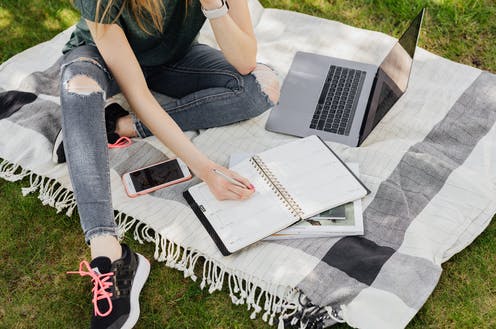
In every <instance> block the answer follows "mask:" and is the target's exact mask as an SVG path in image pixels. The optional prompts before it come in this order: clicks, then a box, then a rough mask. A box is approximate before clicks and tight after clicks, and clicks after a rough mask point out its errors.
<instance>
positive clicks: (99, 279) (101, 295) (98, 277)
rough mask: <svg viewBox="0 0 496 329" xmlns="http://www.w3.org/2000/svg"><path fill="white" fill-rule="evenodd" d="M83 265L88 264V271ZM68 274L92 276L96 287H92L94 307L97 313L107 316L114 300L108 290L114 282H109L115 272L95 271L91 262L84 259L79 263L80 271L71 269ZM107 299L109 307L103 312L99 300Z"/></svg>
mask: <svg viewBox="0 0 496 329" xmlns="http://www.w3.org/2000/svg"><path fill="white" fill-rule="evenodd" d="M83 266H86V269H87V270H86V271H84V270H83ZM67 274H79V275H80V276H90V277H91V282H93V284H94V287H93V289H91V292H92V293H93V300H92V302H93V307H94V309H95V315H97V316H101V317H105V316H107V315H109V314H110V313H111V312H112V300H111V299H110V297H112V293H111V292H108V291H106V289H108V288H109V287H111V286H112V282H109V280H110V279H111V278H112V275H114V272H109V273H105V274H100V273H98V272H95V271H93V269H92V268H91V267H90V264H89V263H88V262H87V261H85V260H83V261H82V262H81V263H80V264H79V271H70V272H67ZM102 299H106V300H107V303H108V305H109V309H108V311H107V312H105V313H102V312H100V309H99V308H98V304H97V303H98V301H99V300H102Z"/></svg>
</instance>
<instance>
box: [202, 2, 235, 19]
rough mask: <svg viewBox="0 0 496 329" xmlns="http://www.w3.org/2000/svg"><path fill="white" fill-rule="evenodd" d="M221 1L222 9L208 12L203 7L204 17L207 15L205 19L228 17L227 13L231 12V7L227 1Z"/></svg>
mask: <svg viewBox="0 0 496 329" xmlns="http://www.w3.org/2000/svg"><path fill="white" fill-rule="evenodd" d="M221 1H222V6H221V7H220V8H217V9H210V10H207V9H205V8H203V6H202V7H201V10H202V12H203V15H205V17H206V18H207V19H216V18H220V17H222V16H225V15H227V13H228V11H229V6H228V4H227V2H226V0H221Z"/></svg>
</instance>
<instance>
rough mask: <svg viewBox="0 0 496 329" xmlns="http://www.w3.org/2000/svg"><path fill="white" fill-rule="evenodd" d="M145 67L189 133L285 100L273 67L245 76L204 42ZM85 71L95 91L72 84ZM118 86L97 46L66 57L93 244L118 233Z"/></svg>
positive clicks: (70, 120) (86, 226)
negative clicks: (108, 124)
mask: <svg viewBox="0 0 496 329" xmlns="http://www.w3.org/2000/svg"><path fill="white" fill-rule="evenodd" d="M142 70H143V74H144V76H145V79H146V81H147V84H148V87H149V88H150V90H152V91H155V92H158V93H161V94H165V95H167V96H169V97H164V98H163V100H161V101H160V100H159V104H160V105H161V106H162V108H163V109H164V110H165V111H167V113H168V114H169V115H170V116H171V117H172V118H173V119H174V120H175V122H176V123H177V124H178V125H179V127H181V129H182V130H183V131H186V130H197V129H204V128H210V127H216V126H222V125H227V124H231V123H234V122H238V121H242V120H246V119H249V118H253V117H255V116H257V115H259V114H261V113H263V112H264V111H266V110H268V109H269V108H271V107H272V106H273V105H274V103H276V102H277V101H278V99H279V80H278V78H277V76H276V75H275V73H274V72H273V71H272V70H271V69H269V68H268V67H267V66H265V65H263V64H258V65H257V67H256V68H255V70H254V71H253V72H252V73H251V74H248V75H241V74H239V73H238V72H237V71H236V69H235V68H234V67H232V66H231V65H230V64H229V63H228V62H227V61H226V59H225V58H224V56H223V55H222V53H221V52H220V51H218V50H216V49H213V48H211V47H209V46H206V45H202V44H194V45H193V46H192V47H191V48H190V50H189V52H188V53H187V54H186V55H185V56H184V57H183V58H182V59H181V60H179V61H178V62H177V63H173V64H170V65H162V66H154V67H147V66H143V67H142ZM81 76H84V77H88V78H90V79H91V81H92V82H93V84H94V85H95V87H96V89H95V88H90V89H88V90H84V88H83V89H81V88H77V90H76V89H75V90H72V89H71V87H70V86H71V84H72V83H73V82H74V81H75V80H76V79H74V78H75V77H76V78H78V77H81ZM118 92H119V87H118V85H117V83H116V81H115V80H114V79H113V78H112V75H111V73H110V71H109V70H108V69H107V67H106V65H105V62H104V60H103V58H102V57H101V55H100V54H99V52H98V50H97V48H96V47H93V46H80V47H78V48H75V49H73V50H71V51H70V52H68V53H67V54H66V55H65V57H64V61H63V64H62V70H61V92H60V98H61V107H62V131H63V139H64V150H65V154H66V158H67V163H68V168H69V174H70V178H71V183H72V187H73V190H74V194H75V197H76V201H77V205H78V211H79V217H80V221H81V226H82V229H83V231H84V235H85V240H86V242H87V243H89V242H90V240H91V239H92V238H93V237H96V236H98V235H105V234H110V235H113V236H117V227H116V224H115V220H114V215H113V208H112V197H111V189H110V170H109V161H108V149H107V136H106V130H105V113H104V111H105V110H104V107H105V100H106V99H107V98H108V97H111V96H113V95H115V94H117V93H118ZM161 99H162V98H161ZM134 123H135V128H136V132H137V133H138V135H139V136H140V137H147V136H150V135H151V132H150V130H149V129H148V128H147V127H146V126H145V125H144V124H143V123H142V122H141V121H139V120H138V119H137V118H136V117H134Z"/></svg>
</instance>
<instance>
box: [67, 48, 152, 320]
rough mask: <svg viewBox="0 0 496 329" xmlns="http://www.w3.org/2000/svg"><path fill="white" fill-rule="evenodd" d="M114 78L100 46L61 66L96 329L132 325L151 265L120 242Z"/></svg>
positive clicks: (82, 270) (76, 53)
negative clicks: (110, 107) (109, 122)
mask: <svg viewBox="0 0 496 329" xmlns="http://www.w3.org/2000/svg"><path fill="white" fill-rule="evenodd" d="M113 84H114V82H113V79H112V77H111V76H110V74H109V72H108V70H107V69H106V67H105V64H104V61H103V59H102V58H101V56H100V55H99V53H98V51H97V49H96V48H95V47H88V46H83V47H79V48H76V49H75V50H72V51H71V52H70V53H68V54H67V56H66V57H65V59H64V64H63V66H62V70H61V92H60V99H61V107H62V131H63V134H64V136H63V137H64V149H65V155H66V158H67V163H68V167H69V174H70V177H71V182H72V186H73V190H74V194H75V196H76V201H77V204H78V210H79V217H80V219H81V226H82V228H83V230H84V234H85V238H86V241H87V242H88V243H89V244H90V248H91V255H92V261H91V262H90V263H88V262H86V261H83V262H81V264H80V267H79V271H76V272H72V273H75V274H79V275H81V276H90V277H91V278H92V282H93V284H94V287H93V289H92V292H93V305H94V312H93V316H92V318H91V328H132V327H133V326H134V324H136V322H137V321H138V317H139V312H140V311H139V310H140V307H139V300H138V298H139V294H140V292H141V289H142V287H143V285H144V284H145V282H146V280H147V278H148V274H149V272H150V263H149V262H148V261H147V260H146V258H144V257H143V256H142V255H139V254H137V253H135V252H132V251H131V249H130V248H129V247H128V246H126V245H121V244H120V243H119V241H118V240H117V228H116V224H115V221H114V211H113V209H112V198H111V194H110V171H109V163H108V147H107V134H106V129H105V113H104V112H105V109H104V106H105V98H106V96H107V94H109V91H110V90H111V89H112V87H113Z"/></svg>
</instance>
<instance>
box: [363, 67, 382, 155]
mask: <svg viewBox="0 0 496 329" xmlns="http://www.w3.org/2000/svg"><path fill="white" fill-rule="evenodd" d="M378 71H379V70H377V72H376V73H375V76H374V82H373V83H372V88H371V89H370V91H371V93H370V95H369V99H368V101H367V107H366V108H365V115H364V116H363V119H362V126H361V127H360V133H359V135H358V146H360V144H362V142H363V139H362V136H363V131H364V129H365V125H366V124H367V119H368V116H369V111H370V106H371V105H372V99H373V98H374V90H375V86H376V84H377V78H378V75H379V74H378Z"/></svg>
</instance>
